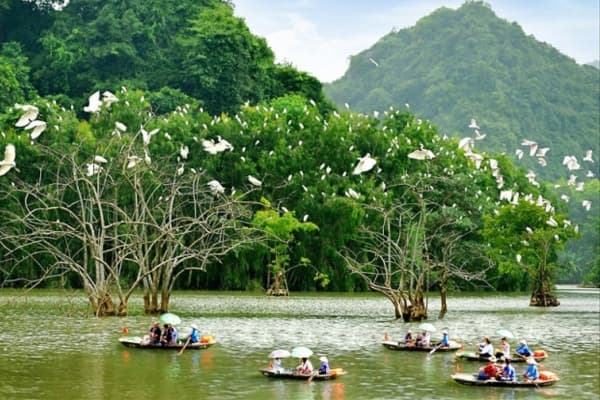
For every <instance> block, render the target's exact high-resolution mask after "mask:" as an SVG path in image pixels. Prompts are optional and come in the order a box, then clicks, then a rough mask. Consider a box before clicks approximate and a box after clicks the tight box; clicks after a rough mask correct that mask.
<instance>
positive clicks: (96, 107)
mask: <svg viewBox="0 0 600 400" xmlns="http://www.w3.org/2000/svg"><path fill="white" fill-rule="evenodd" d="M100 107H102V101H100V92H99V91H96V92H94V93H93V94H92V95H91V96H90V97H89V98H88V105H87V106H85V107H83V111H85V112H89V113H97V112H99V111H100Z"/></svg>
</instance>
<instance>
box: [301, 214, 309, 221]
mask: <svg viewBox="0 0 600 400" xmlns="http://www.w3.org/2000/svg"><path fill="white" fill-rule="evenodd" d="M306 221H308V214H304V217H302V222H306Z"/></svg>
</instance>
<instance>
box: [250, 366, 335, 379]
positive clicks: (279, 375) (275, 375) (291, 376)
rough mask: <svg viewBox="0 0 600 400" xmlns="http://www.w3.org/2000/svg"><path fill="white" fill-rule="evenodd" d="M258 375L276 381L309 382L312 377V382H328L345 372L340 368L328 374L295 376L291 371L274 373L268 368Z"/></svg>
mask: <svg viewBox="0 0 600 400" xmlns="http://www.w3.org/2000/svg"><path fill="white" fill-rule="evenodd" d="M260 373H261V374H263V375H264V376H266V377H269V378H276V379H296V380H305V381H307V380H309V379H310V378H311V376H312V380H314V381H328V380H331V379H337V378H339V377H340V376H343V375H346V371H344V370H342V369H341V368H335V369H332V370H331V372H330V373H328V374H315V375H311V374H297V373H294V372H293V371H285V372H276V371H274V370H272V369H269V368H263V369H261V370H260Z"/></svg>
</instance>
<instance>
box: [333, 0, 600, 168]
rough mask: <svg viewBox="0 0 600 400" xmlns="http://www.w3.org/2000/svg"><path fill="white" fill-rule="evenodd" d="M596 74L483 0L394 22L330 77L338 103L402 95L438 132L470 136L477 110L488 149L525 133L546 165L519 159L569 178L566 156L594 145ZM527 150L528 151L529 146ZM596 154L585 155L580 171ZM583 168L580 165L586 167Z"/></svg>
mask: <svg viewBox="0 0 600 400" xmlns="http://www.w3.org/2000/svg"><path fill="white" fill-rule="evenodd" d="M599 81H600V74H599V72H598V70H597V69H595V68H593V67H590V66H586V65H578V64H577V63H576V62H575V60H573V59H571V58H569V57H567V56H565V55H563V54H561V53H560V52H559V51H558V50H556V49H555V48H553V47H552V46H551V45H549V44H547V43H542V42H539V41H537V40H536V39H535V38H534V37H533V36H531V35H527V34H526V33H525V32H524V31H523V29H522V28H521V27H520V26H519V25H518V24H517V23H515V22H512V23H511V22H508V21H506V20H504V19H501V18H499V17H498V16H496V15H495V13H494V12H493V10H492V9H491V8H490V7H489V6H488V5H487V4H486V3H483V2H472V1H470V2H466V3H464V4H463V5H462V6H461V7H460V8H458V9H456V10H452V9H449V8H440V9H438V10H436V11H434V12H433V13H432V14H430V15H429V16H427V17H424V18H422V19H421V20H419V21H418V22H417V24H416V25H415V26H413V27H410V28H407V29H402V30H399V31H392V32H390V33H389V34H387V35H386V36H384V37H382V38H381V39H380V40H379V41H378V42H377V43H375V44H374V45H373V46H372V47H371V48H369V49H367V50H364V51H363V52H361V53H359V54H357V55H354V56H352V57H351V61H350V66H349V68H348V70H347V71H346V73H345V75H344V76H343V77H342V78H340V79H338V80H336V81H334V82H332V83H331V84H329V85H327V86H326V88H325V91H326V93H327V94H328V95H329V96H330V97H331V99H332V100H333V101H334V102H335V103H336V104H338V105H340V106H341V105H342V104H344V103H349V104H350V107H351V108H352V109H355V110H357V111H363V112H371V111H373V110H384V109H386V108H388V107H389V106H390V105H393V106H402V105H404V104H408V105H409V106H410V108H411V110H412V111H413V112H415V113H416V114H417V115H420V116H422V117H424V118H428V119H430V120H432V121H433V122H434V123H435V124H436V125H437V126H438V127H440V131H441V133H442V134H447V135H449V136H450V135H456V136H461V137H464V136H473V135H474V133H473V131H472V130H471V129H469V128H468V125H469V121H470V119H471V118H475V119H476V120H477V123H478V124H479V126H480V128H481V133H482V134H486V138H485V139H484V140H481V141H478V142H477V148H479V149H482V150H485V151H494V152H506V153H508V154H513V155H514V154H515V150H516V149H517V148H521V149H523V150H526V148H524V147H522V146H521V142H522V140H523V139H529V140H534V141H536V142H537V143H538V144H539V147H540V148H543V147H549V148H550V150H549V151H548V153H547V154H546V159H547V161H548V165H547V167H545V168H541V166H540V165H537V164H538V161H537V159H536V158H535V157H529V156H525V157H523V159H522V160H521V161H520V163H521V165H524V166H525V167H527V168H535V169H536V171H537V172H538V174H540V175H542V176H544V177H546V178H552V179H555V178H559V177H563V178H565V177H568V176H569V171H567V170H566V168H565V167H564V166H563V165H562V160H563V157H564V156H566V155H574V156H576V157H577V158H578V160H579V161H580V163H581V159H582V158H583V157H584V152H585V150H587V149H592V150H594V155H595V157H596V161H598V160H597V156H598V151H599V150H600V147H599V146H600V145H599V143H600V140H599V136H600V135H599V111H598V110H600V100H599V99H600V96H599V93H600V83H599ZM526 154H527V152H526ZM589 165H593V166H594V168H595V173H596V176H597V172H598V168H597V166H598V162H596V163H594V164H585V165H583V164H582V171H581V175H582V176H583V175H584V174H585V173H586V172H587V168H588V167H589ZM583 168H586V169H583Z"/></svg>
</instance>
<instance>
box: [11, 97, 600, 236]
mask: <svg viewBox="0 0 600 400" xmlns="http://www.w3.org/2000/svg"><path fill="white" fill-rule="evenodd" d="M122 90H123V91H126V89H125V88H123V89H122ZM118 101H119V99H118V98H117V96H115V95H114V94H113V93H111V92H108V91H105V92H103V93H102V94H100V92H99V91H97V92H94V93H93V94H92V95H91V96H90V97H89V99H88V104H87V105H86V106H85V107H84V108H83V110H84V111H85V112H88V113H92V114H95V113H98V112H100V111H101V109H102V108H103V107H110V105H111V104H113V103H115V102H118ZM310 103H311V104H312V105H313V106H315V102H314V101H312V100H311V101H310ZM406 107H409V105H408V104H406ZM15 108H16V109H19V110H21V111H22V112H23V114H22V115H21V117H20V118H19V120H18V121H17V122H16V123H15V127H17V128H23V129H25V130H28V131H31V132H30V138H31V140H32V141H33V140H35V139H37V138H38V137H39V136H40V135H41V134H42V133H43V132H44V130H45V129H46V122H44V121H41V120H39V119H38V116H39V109H38V108H37V107H36V106H34V105H20V104H16V105H15ZM346 108H347V109H349V105H348V104H346ZM179 112H187V108H186V107H181V108H179ZM284 112H285V111H284ZM378 114H379V113H378V112H374V116H375V117H376V118H377V116H378ZM386 114H387V112H386ZM275 116H276V118H278V116H277V115H275ZM333 117H339V114H338V113H337V112H335V111H334V112H333ZM234 118H235V119H236V120H237V122H238V123H239V124H240V125H241V126H242V127H244V126H246V127H247V123H246V122H244V121H242V119H241V118H240V116H239V115H237V114H236V115H235V116H234ZM315 118H317V119H318V118H319V117H318V116H315ZM220 120H221V117H214V118H213V120H212V121H211V124H214V123H218V122H219V121H220ZM417 122H418V124H419V125H420V124H421V122H422V121H421V120H418V121H417ZM291 123H292V120H289V121H288V125H291ZM264 124H265V125H266V121H265V123H264ZM297 124H298V128H299V129H304V126H303V124H302V123H301V122H298V123H297ZM323 124H324V129H327V121H323ZM468 128H470V129H472V130H473V133H474V136H469V137H464V138H461V139H460V140H459V143H458V148H459V149H461V150H463V151H464V155H465V156H466V157H467V158H469V159H470V160H471V161H472V162H473V163H474V165H475V168H476V169H480V168H481V166H482V163H483V162H485V161H487V164H488V165H489V169H490V170H491V173H492V175H493V176H494V178H495V179H496V182H497V187H498V189H502V188H503V186H504V178H503V176H502V174H501V172H500V169H499V168H498V162H497V160H495V159H492V158H488V159H487V160H486V158H485V157H484V155H482V154H480V153H478V152H475V151H473V150H474V148H475V143H476V142H477V141H480V140H482V139H484V138H485V137H486V135H485V134H482V133H481V130H480V127H479V125H478V124H477V121H476V120H475V119H471V121H470V123H469V125H468ZM204 129H208V127H207V126H206V125H205V124H204ZM348 129H349V130H350V132H351V130H352V126H349V127H348ZM279 130H280V128H278V131H279ZM289 130H290V129H289V128H288V132H289ZM383 130H384V134H386V132H385V127H384V128H383ZM125 132H127V126H126V125H125V124H123V123H121V122H118V121H117V122H115V129H114V131H113V132H112V134H113V135H119V136H120V135H121V134H123V133H125ZM139 133H140V134H141V137H142V142H143V151H144V155H143V156H138V155H130V156H128V158H127V165H126V167H127V168H134V167H135V166H136V165H138V164H139V163H140V162H144V163H146V164H150V163H151V162H152V160H151V158H150V151H149V144H150V141H151V140H152V137H153V136H155V135H156V134H158V133H159V129H153V130H151V131H149V132H148V131H146V130H145V129H144V127H140V131H139ZM164 135H165V137H166V138H167V139H170V136H169V134H168V133H165V134H164ZM444 139H447V137H444ZM195 140H197V138H195ZM342 140H343V138H342ZM407 142H408V143H409V144H410V139H407ZM259 143H260V140H259V139H258V140H256V142H255V145H258V144H259ZM201 144H202V148H203V149H204V151H206V152H207V153H209V154H211V155H215V154H218V153H221V152H224V151H233V148H234V147H233V145H232V144H231V143H230V142H228V141H227V140H225V139H223V138H221V137H220V136H217V139H216V140H215V139H204V140H202V141H201ZM301 145H302V141H301V140H300V141H299V142H298V146H301ZM392 145H395V146H396V147H398V143H397V142H395V141H394V140H393V141H392ZM521 146H522V147H525V150H526V151H524V150H522V149H520V148H519V149H517V150H516V152H515V154H516V157H517V159H519V160H520V159H521V158H522V157H523V156H524V155H525V154H528V155H529V156H530V157H536V158H537V161H538V163H539V165H541V166H542V167H543V166H546V165H547V163H546V159H545V156H546V154H547V152H548V151H549V150H550V148H548V147H543V148H540V147H539V146H538V144H537V143H536V142H534V141H531V140H528V139H524V140H523V141H522V143H521ZM353 148H354V146H350V148H349V150H350V151H352V150H353ZM245 150H246V148H245V147H244V148H242V153H244V152H245ZM440 150H441V148H440ZM390 151H392V148H390V149H388V153H389V152H390ZM269 154H270V155H272V154H273V151H271V152H270V153H269ZM188 156H189V148H188V147H187V146H181V148H180V149H179V157H178V162H179V163H180V165H179V167H178V169H177V174H178V175H181V174H183V173H184V164H183V161H184V160H186V159H187V158H188ZM408 158H410V159H413V160H426V161H428V160H433V159H434V158H436V154H435V153H434V152H433V151H431V150H429V149H426V148H424V147H423V145H422V144H420V145H419V149H417V150H414V151H412V152H411V153H409V154H408ZM15 159H16V154H15V146H14V145H12V144H8V145H7V146H6V149H5V156H4V160H2V161H0V176H2V175H5V174H6V173H7V172H8V171H10V170H11V168H13V167H15V165H16V163H15ZM241 159H242V161H244V156H241ZM582 160H583V161H584V162H588V163H593V162H594V160H593V158H592V151H591V150H588V151H587V152H586V153H585V156H584V157H583V159H582ZM107 162H108V160H107V159H106V158H104V157H102V156H100V155H95V156H94V157H93V160H91V162H90V163H87V164H86V167H85V170H86V175H87V176H90V177H91V176H94V175H96V174H98V173H100V172H102V170H103V165H104V164H106V163H107ZM376 164H377V160H376V159H375V158H373V157H372V156H371V154H369V153H367V154H366V155H365V156H363V157H360V158H359V159H358V162H357V163H356V165H355V166H354V168H353V170H352V174H353V175H360V174H363V173H366V172H368V171H370V170H372V169H373V168H374V166H375V165H376ZM563 165H565V167H566V168H567V169H568V170H569V171H572V173H571V175H570V177H569V180H568V181H567V185H568V186H573V187H575V190H577V191H583V190H584V182H583V181H577V179H578V177H577V175H575V173H574V172H573V171H578V170H581V165H580V163H579V161H578V159H577V157H576V156H566V157H565V158H564V160H563ZM320 170H323V172H324V173H323V174H322V179H324V177H325V176H326V175H327V174H329V173H330V172H331V168H330V167H329V166H327V165H326V164H325V163H323V164H322V165H321V166H320ZM378 172H380V170H379V171H378ZM448 172H449V171H448ZM299 174H300V175H301V176H302V177H303V176H304V172H303V171H300V172H299ZM342 176H346V172H344V173H343V175H342ZM585 176H586V177H594V174H593V173H592V172H591V171H588V172H587V174H586V175H585ZM526 177H527V178H528V180H529V182H530V183H531V184H533V185H535V186H539V185H540V184H539V182H537V180H536V174H535V172H533V171H532V170H529V172H528V173H527V175H526ZM247 179H248V182H249V183H250V184H251V185H252V186H254V187H261V186H262V182H261V180H259V179H258V178H256V177H254V176H252V175H248V176H247ZM291 179H292V175H290V176H289V177H288V181H289V180H291ZM207 185H208V187H209V189H210V190H211V191H212V193H213V194H215V195H218V194H223V193H225V188H224V187H223V185H222V184H221V183H220V182H219V181H218V180H211V181H210V182H208V184H207ZM384 185H385V184H384V183H382V187H385V186H384ZM302 187H303V189H304V190H305V191H308V188H307V187H306V186H304V185H302ZM232 192H233V190H232ZM345 195H346V196H347V197H350V198H354V199H359V198H360V196H361V195H360V193H358V192H357V191H356V190H354V189H352V188H349V189H347V190H346V191H345ZM520 197H521V198H523V199H524V200H526V201H529V202H531V203H535V204H537V205H539V206H541V207H544V208H545V210H546V211H547V212H549V213H553V212H554V207H553V206H552V204H551V203H550V202H549V201H548V200H546V199H543V198H542V197H541V196H538V197H537V198H535V199H534V198H533V195H531V194H523V193H520V192H518V191H514V192H513V190H511V189H507V190H501V191H500V198H499V201H507V202H509V203H513V204H518V202H519V198H520ZM560 198H561V200H563V201H566V202H568V201H569V196H568V195H566V194H563V195H561V196H560ZM582 206H583V207H584V208H585V209H586V210H588V211H589V210H590V208H591V206H592V203H591V201H590V200H584V201H583V203H582ZM307 219H308V216H307V215H305V216H304V218H303V220H305V221H306V220H307ZM547 223H548V225H550V226H556V221H555V220H554V219H553V218H552V217H551V218H549V220H548V221H547Z"/></svg>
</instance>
